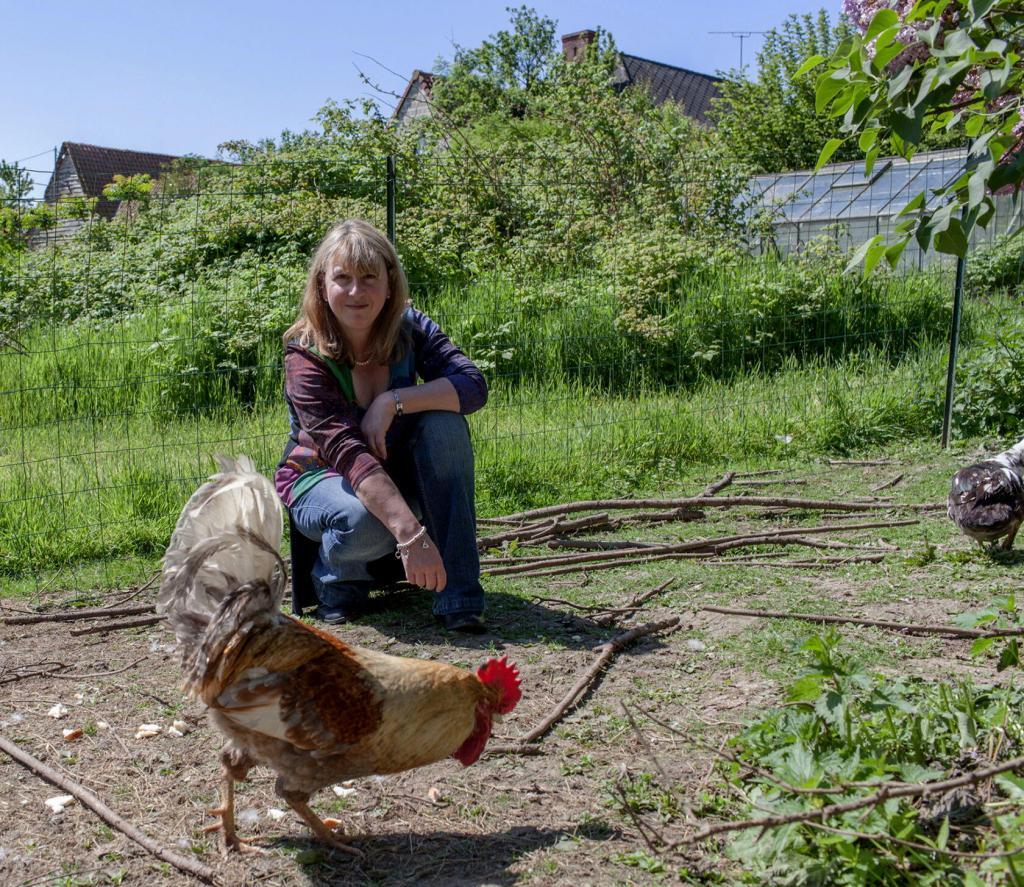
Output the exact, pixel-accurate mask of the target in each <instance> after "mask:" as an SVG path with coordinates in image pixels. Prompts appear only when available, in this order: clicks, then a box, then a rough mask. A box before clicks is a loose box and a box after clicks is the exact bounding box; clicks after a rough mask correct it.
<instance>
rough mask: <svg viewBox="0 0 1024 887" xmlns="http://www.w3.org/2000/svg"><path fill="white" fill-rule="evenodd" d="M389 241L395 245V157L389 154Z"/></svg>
mask: <svg viewBox="0 0 1024 887" xmlns="http://www.w3.org/2000/svg"><path fill="white" fill-rule="evenodd" d="M388 240H390V241H391V245H392V246H394V245H395V155H394V154H388Z"/></svg>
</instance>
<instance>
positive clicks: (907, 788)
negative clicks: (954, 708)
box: [667, 757, 1024, 852]
mask: <svg viewBox="0 0 1024 887" xmlns="http://www.w3.org/2000/svg"><path fill="white" fill-rule="evenodd" d="M1021 767H1024V757H1018V758H1013V759H1011V760H1009V761H1004V762H1003V763H1002V764H997V765H996V766H994V767H986V768H985V769H984V770H975V771H974V772H973V773H967V774H964V775H963V776H957V777H955V778H953V779H945V780H942V781H940V782H921V783H916V784H911V785H886V786H883V787H882V788H881V789H880V790H879V791H877V792H875V793H874V794H870V795H867V796H866V797H863V798H857V799H855V800H852V801H845V802H842V803H838V804H827V805H826V806H824V807H819V808H818V809H817V810H810V811H800V812H798V813H786V814H781V815H778V816H764V817H761V818H759V819H744V820H739V821H736V822H721V823H718V824H717V825H710V826H708V827H707V828H703V829H701V830H700V831H698V832H694V833H693V834H692V835H688V836H686V837H684V838H677V839H676V840H674V841H669V842H668V845H667V846H668V847H669V848H675V847H682V846H685V845H687V844H695V843H697V842H698V841H704V840H706V839H707V838H710V837H712V836H714V835H720V834H723V833H725V832H737V831H743V830H745V829H749V828H757V829H762V830H764V829H770V828H776V827H777V826H780V825H788V824H789V823H792V822H813V821H816V820H825V819H828V818H829V817H831V816H835V815H837V814H841V813H850V812H852V811H853V810H862V809H864V808H865V807H874V806H875V805H877V804H882V803H884V802H885V801H887V800H888V799H889V798H919V797H922V796H924V795H930V794H941V793H944V792H947V791H949V790H951V789H954V788H959V787H960V786H962V785H977V784H978V783H979V782H984V781H985V780H986V779H991V778H992V777H993V776H998V775H999V774H1000V773H1006V772H1009V771H1011V770H1019V769H1020V768H1021ZM937 852H941V851H937Z"/></svg>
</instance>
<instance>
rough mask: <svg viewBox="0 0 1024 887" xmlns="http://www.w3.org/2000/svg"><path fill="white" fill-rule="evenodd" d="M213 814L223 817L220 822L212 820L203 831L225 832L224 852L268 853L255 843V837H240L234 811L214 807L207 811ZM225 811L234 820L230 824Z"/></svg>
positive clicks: (207, 832)
mask: <svg viewBox="0 0 1024 887" xmlns="http://www.w3.org/2000/svg"><path fill="white" fill-rule="evenodd" d="M206 812H207V813H209V814H210V815H211V816H219V817H221V820H220V822H211V823H210V824H209V825H206V826H203V832H204V833H205V834H210V833H211V832H220V831H222V832H224V848H223V852H224V853H227V852H229V851H235V852H237V853H255V854H258V855H260V856H263V855H265V854H266V853H267V851H266V850H264V849H263V848H262V847H257V846H255V845H254V843H253V841H254V839H253V838H240V837H238V834H237V832H235V826H234V817H233V815H231V814H233V811H229V810H225V809H224V808H223V807H213V808H211V809H209V810H207V811H206ZM225 813H227V814H229V815H231V819H232V822H231V824H230V825H226V818H225V815H224V814H225Z"/></svg>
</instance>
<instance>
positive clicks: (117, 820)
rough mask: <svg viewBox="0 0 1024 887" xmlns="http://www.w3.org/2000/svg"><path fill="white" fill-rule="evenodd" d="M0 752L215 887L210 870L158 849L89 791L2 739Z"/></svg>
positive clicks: (139, 841)
mask: <svg viewBox="0 0 1024 887" xmlns="http://www.w3.org/2000/svg"><path fill="white" fill-rule="evenodd" d="M0 751H3V752H5V753H6V754H8V755H10V757H11V758H13V759H14V760H15V761H17V762H18V763H19V764H21V765H22V766H23V767H27V768H28V769H29V770H31V771H32V772H33V773H35V774H36V775H37V776H40V777H41V778H43V779H45V780H46V781H47V782H49V783H51V784H52V785H55V786H57V788H59V789H61V790H63V791H65V792H67V793H68V794H69V795H74V796H75V797H76V798H77V799H78V800H79V801H81V803H82V804H83V805H84V806H86V807H88V808H89V809H90V810H92V811H93V813H95V814H96V815H97V816H99V817H100V819H102V820H103V821H104V822H106V823H107V825H109V826H111V827H112V828H116V829H117V830H118V831H119V832H121V834H123V835H126V836H127V837H129V838H131V839H132V840H133V841H135V843H137V844H139V845H140V846H142V847H144V848H145V849H146V850H148V851H149V852H150V853H152V854H153V855H154V856H156V857H158V858H159V859H162V860H163V861H164V862H168V863H170V864H171V865H173V866H174V867H175V868H176V869H178V870H179V871H183V872H186V873H187V874H189V875H192V876H193V877H195V878H199V880H201V881H205V882H206V883H208V884H213V883H216V879H215V878H214V874H213V869H211V868H210V867H209V866H205V865H203V864H202V863H199V862H196V861H195V860H193V859H187V858H186V857H184V856H179V855H178V854H177V853H174V852H173V851H171V850H167V849H165V848H163V847H161V846H160V845H159V844H158V843H157V842H156V841H154V840H153V839H152V838H150V837H148V836H147V835H146V834H145V833H144V832H142V831H141V830H140V829H139V828H138V827H137V826H134V825H132V823H130V822H128V821H127V820H125V819H122V818H121V817H120V816H118V814H116V813H115V812H114V811H113V810H111V809H110V808H109V807H108V806H107V805H106V804H104V803H103V802H102V801H101V800H100V799H99V798H98V797H96V795H94V794H93V793H92V792H91V791H89V789H87V788H85V787H84V786H82V785H79V784H78V783H77V782H75V781H74V780H72V779H69V778H68V777H67V776H64V775H63V774H61V773H58V772H57V771H56V770H54V769H53V768H52V767H49V766H47V765H46V764H44V763H43V762H42V761H40V760H39V759H38V758H34V757H33V756H32V755H30V754H29V753H28V752H26V751H23V750H22V749H21V748H19V747H18V746H17V745H15V744H14V743H13V742H11V741H10V740H9V739H7V738H6V737H4V736H0Z"/></svg>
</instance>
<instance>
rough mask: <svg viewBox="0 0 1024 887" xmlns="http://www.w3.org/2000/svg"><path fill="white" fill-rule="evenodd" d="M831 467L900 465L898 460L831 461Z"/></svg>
mask: <svg viewBox="0 0 1024 887" xmlns="http://www.w3.org/2000/svg"><path fill="white" fill-rule="evenodd" d="M828 464H829V465H899V464H900V463H899V461H898V460H896V459H829V460H828Z"/></svg>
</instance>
